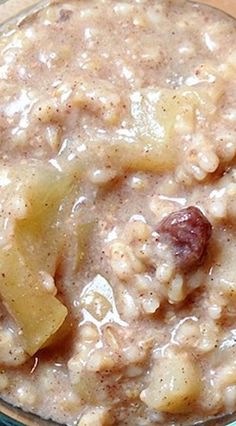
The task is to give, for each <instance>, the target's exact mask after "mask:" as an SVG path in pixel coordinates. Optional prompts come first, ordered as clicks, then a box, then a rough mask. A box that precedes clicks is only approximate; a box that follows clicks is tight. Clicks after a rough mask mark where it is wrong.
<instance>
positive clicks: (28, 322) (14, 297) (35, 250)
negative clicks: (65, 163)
mask: <svg viewBox="0 0 236 426" xmlns="http://www.w3.org/2000/svg"><path fill="white" fill-rule="evenodd" d="M18 172H19V174H18V177H17V176H14V177H15V179H16V180H17V178H18V180H19V176H20V182H23V184H22V186H21V188H20V190H19V191H20V192H21V195H22V197H23V198H24V200H25V202H26V205H27V210H26V212H27V213H26V216H25V218H23V219H17V220H16V221H15V226H14V234H13V236H12V237H11V240H10V241H9V244H8V245H6V248H4V247H3V248H1V250H0V271H1V274H0V294H1V298H2V300H3V303H4V304H5V306H6V307H7V309H8V310H9V312H10V313H11V315H12V316H13V318H14V319H15V321H16V323H17V325H18V326H19V328H20V330H21V334H20V335H21V338H22V344H23V347H24V349H25V351H26V352H27V353H28V354H29V355H33V354H34V353H35V352H37V351H38V350H39V349H40V348H41V347H43V345H44V344H45V342H47V341H48V340H49V339H50V338H51V336H53V335H54V333H56V332H57V330H59V328H60V327H61V325H62V324H63V322H64V320H65V318H66V316H67V309H66V307H65V306H64V305H63V304H62V303H61V302H60V301H59V300H58V299H57V298H56V297H55V296H53V295H52V294H49V293H48V292H47V291H46V290H45V289H44V286H43V284H42V276H41V274H40V271H47V272H48V273H50V274H51V275H52V276H53V275H54V273H55V269H56V266H57V262H58V256H59V254H60V251H61V247H62V243H63V229H60V227H59V226H58V224H57V222H58V218H59V215H60V214H62V213H61V211H62V210H63V202H65V200H66V197H67V196H68V194H69V193H70V188H71V186H72V184H73V179H74V174H72V175H70V174H68V175H66V176H63V175H62V174H60V173H58V172H57V171H56V169H54V168H53V167H46V168H42V169H41V168H38V169H37V168H33V167H30V168H28V169H26V170H23V169H21V170H18ZM72 176H73V178H72ZM14 182H15V180H14V179H13V180H12V184H11V185H10V187H9V192H10V193H11V192H12V193H14ZM62 223H63V221H62Z"/></svg>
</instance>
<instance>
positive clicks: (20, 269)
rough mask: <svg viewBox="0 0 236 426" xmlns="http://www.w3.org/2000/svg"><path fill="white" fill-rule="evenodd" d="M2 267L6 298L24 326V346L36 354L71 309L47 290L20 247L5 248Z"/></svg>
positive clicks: (0, 283)
mask: <svg viewBox="0 0 236 426" xmlns="http://www.w3.org/2000/svg"><path fill="white" fill-rule="evenodd" d="M0 271H1V275H0V293H1V297H2V300H3V302H4V304H5V305H6V307H7V309H8V310H9V312H10V313H11V314H12V316H13V318H14V319H15V321H16V322H17V324H18V325H19V327H20V329H21V338H22V343H23V346H24V349H25V350H26V352H27V353H28V354H29V355H33V354H34V353H35V352H37V350H38V349H40V348H41V346H42V345H43V344H44V342H45V341H46V340H47V339H48V338H49V337H50V336H51V335H53V334H54V333H55V332H56V331H57V330H58V329H59V327H60V326H61V325H62V323H63V322H64V320H65V318H66V316H67V309H66V307H65V306H64V305H63V304H62V303H61V302H60V301H59V300H57V299H56V297H54V296H52V295H50V294H48V293H47V292H46V291H44V290H43V287H42V284H41V282H40V278H39V276H38V275H37V274H36V273H35V271H33V270H31V269H30V268H29V266H28V265H27V263H26V260H25V259H24V258H23V257H22V256H21V254H20V253H19V252H18V250H17V249H16V247H14V246H13V247H10V248H9V250H1V252H0Z"/></svg>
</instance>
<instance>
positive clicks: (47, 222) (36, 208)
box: [15, 167, 72, 275]
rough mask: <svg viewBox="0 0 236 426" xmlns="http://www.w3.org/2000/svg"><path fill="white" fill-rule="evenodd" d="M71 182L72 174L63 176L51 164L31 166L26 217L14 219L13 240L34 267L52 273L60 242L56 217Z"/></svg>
mask: <svg viewBox="0 0 236 426" xmlns="http://www.w3.org/2000/svg"><path fill="white" fill-rule="evenodd" d="M71 185H72V176H71V175H66V176H64V175H62V174H60V173H59V172H57V171H56V169H54V168H53V167H48V168H43V169H39V170H36V169H30V171H28V173H27V175H26V178H25V181H24V193H23V196H24V199H25V200H26V203H27V209H28V211H27V216H26V218H25V219H21V220H17V221H16V225H15V239H16V243H17V246H18V248H19V250H20V252H21V253H22V255H23V256H24V257H25V258H26V259H27V260H28V262H29V264H30V267H31V268H34V269H35V270H38V271H39V270H46V271H47V272H49V273H51V274H52V275H53V274H54V272H55V267H56V261H57V256H58V252H59V251H60V248H61V243H62V235H61V232H60V230H59V229H58V226H57V218H58V214H59V208H60V206H62V205H63V201H64V199H65V197H66V196H67V193H68V192H69V191H70V187H71ZM60 240H61V241H60Z"/></svg>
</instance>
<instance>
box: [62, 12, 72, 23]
mask: <svg viewBox="0 0 236 426" xmlns="http://www.w3.org/2000/svg"><path fill="white" fill-rule="evenodd" d="M72 13H73V12H72V10H68V9H61V10H60V18H59V21H60V22H65V21H68V19H70V17H71V15H72Z"/></svg>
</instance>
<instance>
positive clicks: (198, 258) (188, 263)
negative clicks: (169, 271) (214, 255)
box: [157, 206, 212, 270]
mask: <svg viewBox="0 0 236 426" xmlns="http://www.w3.org/2000/svg"><path fill="white" fill-rule="evenodd" d="M157 232H158V234H159V236H160V240H161V241H164V242H167V243H169V244H170V245H171V248H172V250H173V255H174V258H175V262H176V266H177V267H179V268H180V269H184V270H186V269H190V268H193V267H195V266H198V265H199V264H201V262H202V260H203V257H204V254H205V252H206V247H207V243H208V241H209V239H210V237H211V233H212V226H211V224H210V222H209V220H208V219H207V218H206V216H204V214H203V213H202V212H201V210H199V209H198V208H197V207H193V206H191V207H188V208H185V209H182V210H179V211H177V212H174V213H171V214H170V215H169V216H167V217H166V218H164V219H163V220H162V221H161V222H160V223H159V225H158V227H157Z"/></svg>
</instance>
